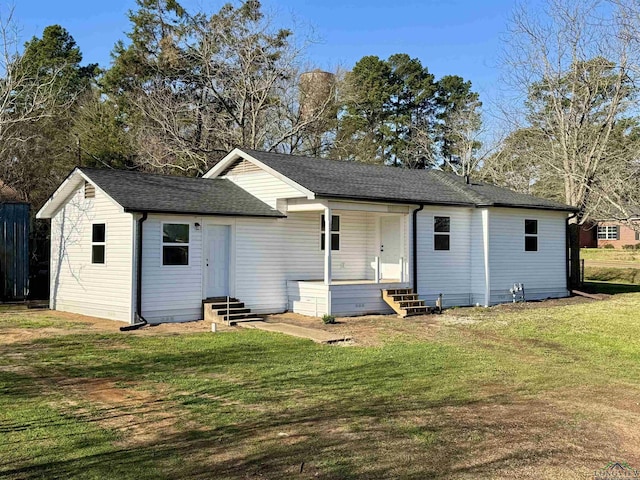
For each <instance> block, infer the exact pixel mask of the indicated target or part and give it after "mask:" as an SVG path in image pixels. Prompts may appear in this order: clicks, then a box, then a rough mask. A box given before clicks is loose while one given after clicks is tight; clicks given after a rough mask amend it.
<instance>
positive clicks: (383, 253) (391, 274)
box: [380, 215, 402, 280]
mask: <svg viewBox="0 0 640 480" xmlns="http://www.w3.org/2000/svg"><path fill="white" fill-rule="evenodd" d="M401 256H402V218H401V217H399V216H395V215H394V216H388V217H380V277H381V279H383V280H401V278H400V273H401V269H400V257H401Z"/></svg>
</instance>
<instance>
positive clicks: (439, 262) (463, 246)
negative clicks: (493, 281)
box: [417, 206, 472, 306]
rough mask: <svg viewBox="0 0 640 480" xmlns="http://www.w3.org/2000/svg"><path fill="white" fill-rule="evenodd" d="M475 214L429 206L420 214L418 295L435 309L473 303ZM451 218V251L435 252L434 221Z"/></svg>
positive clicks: (458, 208)
mask: <svg viewBox="0 0 640 480" xmlns="http://www.w3.org/2000/svg"><path fill="white" fill-rule="evenodd" d="M471 212H472V210H471V209H469V208H460V207H437V206H426V207H424V210H422V211H421V212H419V213H418V252H417V258H418V293H419V294H420V298H423V299H424V300H425V301H426V302H427V304H429V305H434V304H435V301H436V299H437V298H438V295H439V294H442V295H443V302H444V305H445V306H451V305H469V304H470V303H471V275H470V271H471ZM435 217H449V218H450V232H449V250H435V249H434V237H435V235H434V234H435V232H434V218H435Z"/></svg>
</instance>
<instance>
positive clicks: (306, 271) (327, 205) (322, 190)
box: [38, 149, 571, 323]
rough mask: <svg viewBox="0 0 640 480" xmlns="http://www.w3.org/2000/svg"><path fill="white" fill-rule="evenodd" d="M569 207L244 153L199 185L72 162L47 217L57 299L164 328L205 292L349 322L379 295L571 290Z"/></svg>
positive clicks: (482, 188)
mask: <svg viewBox="0 0 640 480" xmlns="http://www.w3.org/2000/svg"><path fill="white" fill-rule="evenodd" d="M85 191H86V192H88V195H87V194H86V193H85ZM85 197H86V198H85ZM570 210H571V208H570V207H566V206H565V205H561V204H557V203H554V202H551V201H548V200H543V199H537V198H535V197H531V196H527V195H521V194H516V193H514V192H510V191H508V190H505V189H499V188H497V187H494V186H490V185H486V184H475V183H465V182H464V181H463V180H461V179H457V178H453V177H451V176H448V175H446V174H443V173H441V172H432V171H406V170H401V169H395V168H389V167H376V166H370V165H362V164H356V163H353V162H338V161H331V160H321V159H312V158H307V157H293V156H289V155H278V154H271V153H265V152H255V151H242V150H238V149H236V150H234V151H233V152H231V153H230V154H229V155H227V157H225V158H224V159H223V160H222V161H221V162H219V163H218V164H217V165H216V166H215V167H214V168H213V169H212V170H211V171H210V172H208V173H207V174H206V175H205V177H204V178H197V179H196V178H183V177H170V176H159V175H149V174H142V173H136V172H122V171H105V170H95V169H86V168H83V169H76V170H75V171H74V172H72V173H71V174H70V176H69V177H68V179H67V180H66V181H65V182H64V183H63V184H62V185H61V186H60V188H59V189H58V190H57V191H56V192H55V193H54V195H53V196H52V197H51V198H50V200H49V201H48V202H47V204H46V205H45V206H44V207H43V208H42V209H41V210H40V212H38V217H39V218H50V219H51V238H52V245H51V248H52V252H51V253H52V255H51V258H52V278H51V308H54V309H57V310H64V311H70V312H78V313H83V314H88V315H95V316H100V317H105V318H111V319H115V320H122V321H126V322H131V323H134V322H138V321H139V320H140V319H146V321H149V322H154V323H155V322H171V321H188V320H196V319H200V318H202V315H203V310H202V302H203V299H207V298H211V297H216V298H218V297H224V298H226V297H235V298H237V299H239V300H241V301H242V302H244V304H245V305H246V307H247V308H250V309H251V310H252V311H253V312H256V313H274V312H281V311H285V310H292V311H295V312H298V313H302V314H306V315H314V316H320V315H323V314H325V313H331V314H334V315H345V316H348V315H358V314H364V313H390V312H391V309H390V307H389V306H388V305H387V304H386V303H385V302H384V301H383V299H382V296H381V290H382V289H384V288H389V289H393V288H401V287H413V288H415V289H416V291H417V293H418V294H419V296H420V298H421V299H423V300H425V301H426V302H427V303H428V304H430V305H433V304H434V303H435V302H436V300H437V299H438V297H439V296H440V295H442V298H443V303H444V305H445V306H454V305H476V304H478V305H490V304H495V303H499V302H506V301H510V300H511V295H510V293H509V288H511V287H512V286H513V284H514V283H523V284H524V285H525V292H526V295H527V298H530V299H541V298H548V297H560V296H566V295H568V291H567V278H566V256H565V255H566V237H565V232H566V224H565V222H566V218H567V214H568V212H569V211H570ZM323 218H324V219H331V221H326V222H323V220H322V219H323ZM414 219H416V222H415V226H414ZM325 223H326V224H327V225H325ZM94 225H98V227H94ZM101 225H102V226H103V227H102V226H101ZM96 228H97V230H96V231H94V230H95V229H96ZM103 228H104V230H103ZM103 232H104V234H103ZM534 247H535V248H534ZM94 250H95V252H94ZM139 254H141V256H140V255H139ZM96 255H97V257H98V258H94V257H95V256H96ZM101 255H103V256H104V258H101ZM96 260H97V261H96ZM414 260H415V261H414ZM138 271H141V276H140V277H139V278H138V275H137V272H138ZM138 291H139V292H140V295H139V296H138V293H137V292H138Z"/></svg>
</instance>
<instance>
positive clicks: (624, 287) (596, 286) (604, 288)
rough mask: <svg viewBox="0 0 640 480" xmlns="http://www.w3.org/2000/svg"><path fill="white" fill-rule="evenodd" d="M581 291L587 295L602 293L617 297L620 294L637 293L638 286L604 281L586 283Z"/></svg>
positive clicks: (639, 286) (639, 287)
mask: <svg viewBox="0 0 640 480" xmlns="http://www.w3.org/2000/svg"><path fill="white" fill-rule="evenodd" d="M583 289H584V290H585V291H586V292H588V293H604V294H607V295H617V294H620V293H638V292H640V285H637V284H632V283H613V282H605V281H586V282H584V287H583Z"/></svg>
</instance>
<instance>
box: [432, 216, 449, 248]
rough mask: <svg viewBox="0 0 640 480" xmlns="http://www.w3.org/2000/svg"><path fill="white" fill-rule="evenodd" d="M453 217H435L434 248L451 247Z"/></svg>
mask: <svg viewBox="0 0 640 480" xmlns="http://www.w3.org/2000/svg"><path fill="white" fill-rule="evenodd" d="M450 237H451V217H433V249H434V250H450V249H451V238H450Z"/></svg>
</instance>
